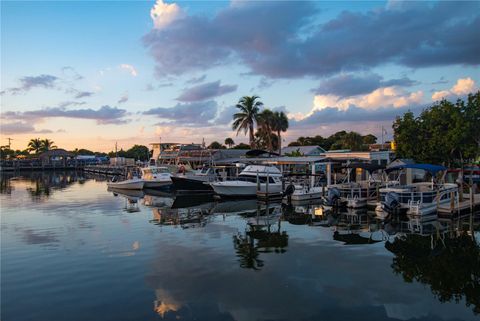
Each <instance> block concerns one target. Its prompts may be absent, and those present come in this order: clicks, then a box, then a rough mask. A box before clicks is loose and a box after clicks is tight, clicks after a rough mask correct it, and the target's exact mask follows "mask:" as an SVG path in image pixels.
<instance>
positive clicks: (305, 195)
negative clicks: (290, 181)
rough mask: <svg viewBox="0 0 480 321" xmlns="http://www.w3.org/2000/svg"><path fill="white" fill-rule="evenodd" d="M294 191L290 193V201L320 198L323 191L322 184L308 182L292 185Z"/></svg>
mask: <svg viewBox="0 0 480 321" xmlns="http://www.w3.org/2000/svg"><path fill="white" fill-rule="evenodd" d="M294 187H295V188H294V191H293V193H292V194H291V195H290V197H291V200H292V201H297V202H298V201H308V200H313V199H318V198H321V197H322V196H323V195H324V193H325V188H324V187H322V186H310V185H308V184H301V185H300V184H296V185H294Z"/></svg>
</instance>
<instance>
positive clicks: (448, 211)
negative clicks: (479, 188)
mask: <svg viewBox="0 0 480 321" xmlns="http://www.w3.org/2000/svg"><path fill="white" fill-rule="evenodd" d="M478 209H480V194H473V193H472V194H466V193H464V194H463V200H462V201H455V202H451V203H450V204H444V205H440V206H439V207H438V210H437V211H438V215H440V216H449V215H452V214H464V213H470V212H473V211H475V210H478Z"/></svg>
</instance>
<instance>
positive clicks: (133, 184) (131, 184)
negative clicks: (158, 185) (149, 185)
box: [107, 177, 145, 190]
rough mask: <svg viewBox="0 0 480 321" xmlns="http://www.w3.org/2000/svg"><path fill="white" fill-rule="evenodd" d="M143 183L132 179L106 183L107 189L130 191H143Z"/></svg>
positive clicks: (137, 179) (139, 179)
mask: <svg viewBox="0 0 480 321" xmlns="http://www.w3.org/2000/svg"><path fill="white" fill-rule="evenodd" d="M144 184H145V181H144V180H143V179H141V178H138V177H134V178H131V179H126V180H124V181H119V182H117V181H113V180H112V181H111V182H108V183H107V186H108V187H113V188H118V189H130V190H139V189H143V186H144Z"/></svg>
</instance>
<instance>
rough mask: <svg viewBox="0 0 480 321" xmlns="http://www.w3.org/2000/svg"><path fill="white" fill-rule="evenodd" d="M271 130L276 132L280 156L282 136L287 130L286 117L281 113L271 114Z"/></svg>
mask: <svg viewBox="0 0 480 321" xmlns="http://www.w3.org/2000/svg"><path fill="white" fill-rule="evenodd" d="M272 129H273V130H275V131H276V132H277V137H278V153H279V154H280V155H282V135H281V132H286V131H287V129H288V117H287V115H285V113H284V112H283V111H280V112H279V111H276V112H274V113H273V128H272Z"/></svg>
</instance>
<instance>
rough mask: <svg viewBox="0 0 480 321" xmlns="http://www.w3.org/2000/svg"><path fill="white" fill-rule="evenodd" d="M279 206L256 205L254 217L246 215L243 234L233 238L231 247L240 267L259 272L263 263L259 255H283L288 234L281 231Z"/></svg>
mask: <svg viewBox="0 0 480 321" xmlns="http://www.w3.org/2000/svg"><path fill="white" fill-rule="evenodd" d="M281 213H282V205H281V204H262V203H257V210H256V215H255V216H252V215H251V212H248V214H245V213H242V214H243V215H247V217H248V220H247V227H246V229H245V231H244V232H242V233H238V234H237V235H234V236H233V246H234V249H235V253H236V255H237V257H238V262H239V263H240V267H242V268H245V269H253V270H260V269H261V268H262V267H263V266H264V261H263V260H262V259H260V254H261V253H284V252H285V251H286V247H287V246H288V234H287V232H286V231H281V220H280V216H281Z"/></svg>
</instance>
